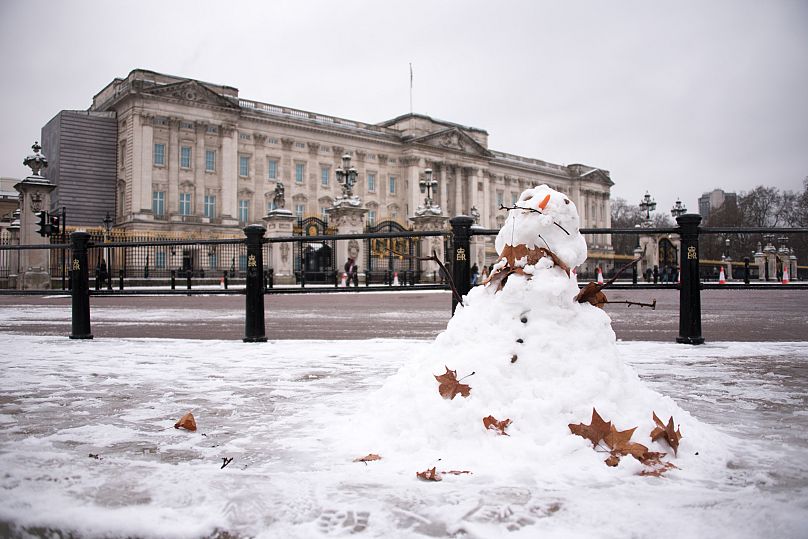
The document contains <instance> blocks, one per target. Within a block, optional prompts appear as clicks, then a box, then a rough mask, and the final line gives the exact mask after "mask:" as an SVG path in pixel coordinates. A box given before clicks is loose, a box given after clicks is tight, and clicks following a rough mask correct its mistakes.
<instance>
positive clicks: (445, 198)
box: [438, 163, 449, 215]
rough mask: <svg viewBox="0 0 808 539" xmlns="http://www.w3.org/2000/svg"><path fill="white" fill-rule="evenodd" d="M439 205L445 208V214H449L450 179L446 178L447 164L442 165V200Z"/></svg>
mask: <svg viewBox="0 0 808 539" xmlns="http://www.w3.org/2000/svg"><path fill="white" fill-rule="evenodd" d="M438 205H439V206H440V207H441V208H443V212H444V213H445V214H447V215H448V213H449V178H448V177H447V176H446V163H441V164H440V200H438Z"/></svg>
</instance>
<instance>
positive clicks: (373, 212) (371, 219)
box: [368, 210, 376, 225]
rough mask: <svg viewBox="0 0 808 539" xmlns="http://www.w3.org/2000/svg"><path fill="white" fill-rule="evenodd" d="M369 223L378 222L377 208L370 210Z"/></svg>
mask: <svg viewBox="0 0 808 539" xmlns="http://www.w3.org/2000/svg"><path fill="white" fill-rule="evenodd" d="M368 224H369V225H375V224H376V210H369V211H368Z"/></svg>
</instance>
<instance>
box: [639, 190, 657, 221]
mask: <svg viewBox="0 0 808 539" xmlns="http://www.w3.org/2000/svg"><path fill="white" fill-rule="evenodd" d="M640 209H641V210H642V211H644V212H645V224H646V226H650V225H651V212H652V211H654V210H655V209H656V201H655V200H654V199H653V198H651V195H650V194H648V191H646V192H645V196H644V197H642V200H640Z"/></svg>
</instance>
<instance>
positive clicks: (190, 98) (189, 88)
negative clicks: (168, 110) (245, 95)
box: [142, 80, 238, 109]
mask: <svg viewBox="0 0 808 539" xmlns="http://www.w3.org/2000/svg"><path fill="white" fill-rule="evenodd" d="M142 92H143V93H144V94H150V95H155V96H163V97H169V98H172V99H177V100H180V101H187V102H191V103H194V104H197V105H200V104H207V105H213V106H216V107H223V108H227V109H238V106H236V105H234V104H233V103H232V102H231V101H230V100H229V99H227V98H225V97H223V96H221V95H219V94H217V93H216V92H214V91H213V90H211V89H210V88H208V87H206V86H205V85H203V84H200V83H199V82H198V81H195V80H186V81H181V82H176V83H174V84H166V85H164V86H156V87H152V88H146V89H144V90H142Z"/></svg>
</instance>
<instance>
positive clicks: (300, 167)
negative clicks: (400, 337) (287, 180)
mask: <svg viewBox="0 0 808 539" xmlns="http://www.w3.org/2000/svg"><path fill="white" fill-rule="evenodd" d="M305 174H306V165H304V164H303V163H295V183H303V177H304V176H305Z"/></svg>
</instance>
